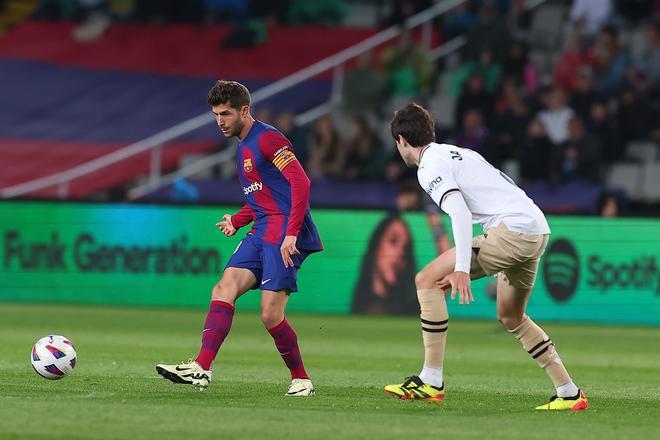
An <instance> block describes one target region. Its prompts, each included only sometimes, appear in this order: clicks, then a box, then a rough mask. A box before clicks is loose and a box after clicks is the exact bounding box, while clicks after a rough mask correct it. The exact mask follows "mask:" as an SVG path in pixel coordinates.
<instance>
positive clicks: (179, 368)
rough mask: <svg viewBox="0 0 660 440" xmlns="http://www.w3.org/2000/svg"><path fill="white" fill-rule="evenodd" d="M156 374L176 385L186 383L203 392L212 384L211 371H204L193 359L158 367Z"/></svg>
mask: <svg viewBox="0 0 660 440" xmlns="http://www.w3.org/2000/svg"><path fill="white" fill-rule="evenodd" d="M156 372H157V373H158V374H160V375H161V376H163V377H164V378H165V379H168V380H170V381H172V382H174V383H185V384H188V385H193V386H195V387H197V388H199V389H200V390H203V389H204V388H206V387H207V386H209V384H210V383H211V371H210V370H208V371H207V370H205V369H203V368H202V367H201V366H200V365H199V364H198V363H197V362H195V361H193V360H192V359H191V360H189V361H188V362H181V363H180V364H175V365H167V364H158V365H156Z"/></svg>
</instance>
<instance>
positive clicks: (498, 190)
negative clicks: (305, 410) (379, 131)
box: [385, 104, 589, 411]
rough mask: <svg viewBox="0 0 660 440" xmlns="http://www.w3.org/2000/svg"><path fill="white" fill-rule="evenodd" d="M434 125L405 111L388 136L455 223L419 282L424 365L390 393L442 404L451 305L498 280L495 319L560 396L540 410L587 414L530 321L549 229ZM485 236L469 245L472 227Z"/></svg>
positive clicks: (526, 201)
mask: <svg viewBox="0 0 660 440" xmlns="http://www.w3.org/2000/svg"><path fill="white" fill-rule="evenodd" d="M434 125H435V124H434V122H433V118H432V117H431V115H430V114H429V112H428V111H426V110H425V109H424V108H423V107H421V106H419V105H417V104H408V105H407V106H405V107H404V108H402V109H400V110H399V111H397V112H396V113H395V115H394V119H393V120H392V123H391V131H392V136H393V137H394V140H395V141H396V146H397V149H398V150H399V153H400V154H401V157H402V158H403V160H404V162H405V163H406V165H408V166H410V167H413V166H416V167H418V171H417V176H418V179H419V184H420V185H421V186H422V188H423V189H424V190H425V191H426V192H427V193H428V194H429V196H431V198H432V199H433V200H434V201H435V202H436V203H437V204H438V205H439V206H440V208H442V210H443V211H445V212H446V213H447V214H448V215H449V217H450V218H451V224H452V231H453V235H454V243H455V245H456V247H455V248H452V249H450V250H448V251H446V252H444V253H443V254H441V255H440V256H438V257H437V258H436V259H434V260H433V261H431V262H430V263H429V264H428V265H427V266H426V267H424V269H422V270H421V271H420V272H419V273H418V274H417V276H416V277H415V284H416V288H417V298H418V300H419V305H420V310H421V314H420V317H421V324H422V337H423V340H424V366H423V368H422V371H421V372H420V373H419V375H417V376H410V377H408V378H406V380H405V381H404V382H403V383H401V384H394V385H388V386H386V387H385V391H387V392H388V393H390V394H393V395H395V396H397V397H400V398H402V399H415V400H428V401H442V400H443V399H444V396H445V392H444V381H443V376H442V368H443V360H444V353H445V341H446V337H447V323H448V314H447V304H446V301H445V291H449V290H450V289H451V299H452V300H453V299H454V298H455V296H456V294H457V293H458V297H459V303H460V304H469V303H470V302H471V301H474V298H473V296H472V292H471V290H470V279H477V278H481V277H484V276H489V275H497V318H498V320H499V321H500V322H501V323H502V324H503V325H504V327H505V328H506V329H507V330H508V331H509V333H511V334H512V335H513V336H515V337H516V338H517V339H518V340H519V341H520V342H521V343H522V346H523V348H524V349H525V350H526V351H527V352H528V353H529V355H530V356H531V357H532V358H533V359H534V360H535V361H536V362H537V363H538V365H539V366H540V367H541V368H543V369H544V370H545V372H546V373H547V374H548V376H549V377H550V379H551V380H552V383H553V384H554V386H555V388H556V394H555V395H554V396H553V397H552V398H551V399H550V401H549V402H548V403H545V404H543V405H541V406H539V407H537V408H536V409H538V410H567V409H572V410H576V411H577V410H582V409H587V408H588V407H589V404H588V402H587V398H586V397H585V395H584V393H583V392H582V391H581V390H580V389H578V387H577V386H576V385H575V383H573V380H572V379H571V377H570V376H569V374H568V372H567V371H566V367H564V364H563V362H562V360H561V359H560V357H559V354H557V351H556V350H555V347H554V344H553V343H552V341H551V340H550V337H549V336H548V335H547V334H546V333H545V332H544V331H543V329H541V327H539V326H538V325H537V324H536V323H535V322H534V321H532V319H531V318H530V317H529V316H527V315H526V314H525V307H526V305H527V301H528V300H529V297H530V294H531V293H532V288H533V287H534V281H535V279H536V274H537V271H538V266H539V260H540V258H541V255H543V252H544V250H545V247H546V245H547V243H548V236H549V234H550V227H549V226H548V222H547V221H546V219H545V216H544V215H543V213H542V212H541V210H540V209H539V208H538V206H536V205H535V204H534V202H533V201H532V200H531V199H530V198H529V197H527V195H526V194H525V192H524V191H522V190H521V189H520V188H518V187H517V186H516V185H515V183H514V182H513V181H512V180H511V179H510V178H509V177H507V176H506V175H505V174H504V173H502V172H501V171H500V170H498V169H497V168H495V167H493V166H492V165H491V164H489V163H488V162H487V161H486V160H485V159H484V158H483V157H481V155H479V154H478V153H476V152H475V151H472V150H469V149H466V148H460V147H457V146H454V145H449V144H437V143H435V129H434ZM473 223H479V224H481V225H482V226H483V229H484V234H483V235H480V236H478V237H475V238H472V224H473Z"/></svg>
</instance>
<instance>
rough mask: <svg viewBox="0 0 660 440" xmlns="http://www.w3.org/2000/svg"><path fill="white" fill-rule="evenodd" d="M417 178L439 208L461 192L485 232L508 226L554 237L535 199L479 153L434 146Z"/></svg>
mask: <svg viewBox="0 0 660 440" xmlns="http://www.w3.org/2000/svg"><path fill="white" fill-rule="evenodd" d="M417 178H418V180H419V184H420V185H421V186H422V188H423V189H424V191H426V193H427V194H428V195H429V196H431V198H432V199H433V201H434V202H435V203H437V204H438V206H442V201H443V199H444V197H445V196H446V195H447V194H449V193H451V192H452V191H460V192H461V194H462V196H463V198H464V199H465V203H466V205H467V206H468V208H469V209H470V212H471V213H472V223H479V224H481V225H482V226H483V228H484V231H486V230H488V229H489V228H492V227H495V226H498V225H499V224H500V223H504V224H505V225H506V226H507V228H508V229H509V230H510V231H515V232H520V233H523V234H530V235H544V234H549V233H550V226H548V222H547V220H546V219H545V216H544V215H543V212H541V210H540V209H539V207H538V206H536V204H535V203H534V202H533V201H532V199H530V198H529V197H527V194H525V192H524V191H523V190H522V189H520V188H519V187H518V186H516V184H515V183H514V182H513V180H511V179H510V178H509V177H508V176H507V175H506V174H504V173H503V172H501V171H500V170H498V169H497V168H495V167H494V166H492V165H491V164H490V163H488V162H487V161H486V159H484V158H483V157H482V156H481V155H480V154H479V153H477V152H475V151H472V150H469V149H467V148H460V147H457V146H454V145H449V144H436V143H431V144H430V145H429V146H428V147H427V148H426V149H425V150H424V151H423V154H422V158H421V160H420V164H419V169H418V170H417Z"/></svg>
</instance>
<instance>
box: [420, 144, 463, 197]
mask: <svg viewBox="0 0 660 440" xmlns="http://www.w3.org/2000/svg"><path fill="white" fill-rule="evenodd" d="M429 153H432V152H431V151H429V152H427V154H429ZM428 159H429V160H425V161H424V164H420V165H421V166H420V168H419V169H418V170H417V179H418V180H419V184H420V186H421V187H422V189H423V190H424V191H426V194H428V195H429V197H431V199H433V201H434V202H435V203H436V205H438V206H441V205H442V201H443V200H444V198H445V197H446V196H447V195H448V194H450V193H451V192H453V191H459V188H458V185H457V184H456V181H455V180H454V173H453V170H452V166H451V163H450V162H449V161H448V159H446V158H444V157H443V156H442V155H440V154H435V155H433V156H432V157H429V158H428Z"/></svg>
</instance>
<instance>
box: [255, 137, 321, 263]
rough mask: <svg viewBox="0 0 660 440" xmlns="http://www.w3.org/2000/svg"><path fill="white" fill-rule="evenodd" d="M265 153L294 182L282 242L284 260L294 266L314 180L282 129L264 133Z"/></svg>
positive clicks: (260, 143)
mask: <svg viewBox="0 0 660 440" xmlns="http://www.w3.org/2000/svg"><path fill="white" fill-rule="evenodd" d="M259 150H260V151H261V154H263V155H264V157H265V158H266V159H268V160H270V161H271V162H272V163H273V165H275V167H276V168H277V169H278V170H279V171H280V173H282V176H284V178H285V179H286V180H287V181H288V182H289V184H290V185H291V211H290V212H289V222H288V223H287V226H286V233H285V237H284V241H283V242H282V246H281V248H280V250H281V252H282V260H283V261H284V265H285V266H286V267H293V266H294V264H293V260H292V258H291V257H292V256H293V255H299V254H300V251H299V250H298V249H297V248H296V240H297V239H298V234H299V233H300V229H301V228H302V224H303V220H304V219H305V213H306V212H307V206H308V205H309V190H310V187H311V182H310V181H309V178H308V177H307V174H306V173H305V170H304V169H303V167H302V165H300V162H298V159H297V158H296V155H295V153H294V151H293V148H292V147H291V143H290V142H289V141H288V140H287V139H286V138H285V137H284V136H282V135H281V134H280V133H278V132H275V131H272V132H267V133H264V134H263V135H262V136H261V139H260V141H259Z"/></svg>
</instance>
